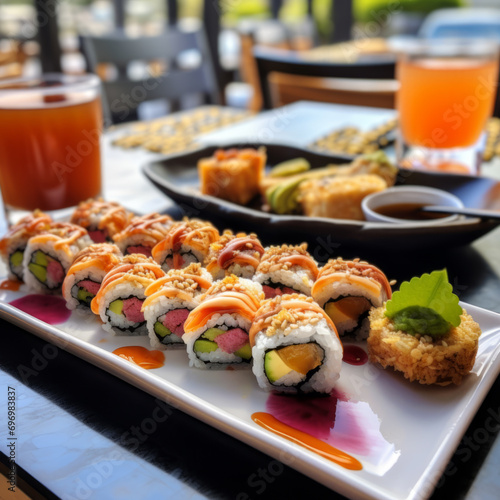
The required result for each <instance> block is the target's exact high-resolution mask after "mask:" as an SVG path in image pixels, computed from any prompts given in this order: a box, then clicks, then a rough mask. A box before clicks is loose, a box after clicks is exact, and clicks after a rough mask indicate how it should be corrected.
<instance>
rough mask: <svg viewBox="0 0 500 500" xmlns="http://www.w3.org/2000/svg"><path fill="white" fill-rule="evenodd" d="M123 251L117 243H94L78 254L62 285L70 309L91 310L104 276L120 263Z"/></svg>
mask: <svg viewBox="0 0 500 500" xmlns="http://www.w3.org/2000/svg"><path fill="white" fill-rule="evenodd" d="M121 256H122V253H121V252H120V249H119V248H118V247H117V246H116V245H112V244H110V243H94V244H93V245H90V246H88V247H87V248H84V249H83V250H81V251H80V252H79V253H77V254H76V256H75V260H74V261H73V263H72V264H71V267H70V268H69V270H68V272H67V274H66V277H65V278H64V282H63V285H62V294H63V297H64V299H65V300H66V307H67V308H68V309H76V308H79V309H84V310H87V311H90V303H91V301H92V299H93V298H94V297H95V296H96V294H97V292H98V291H99V288H100V287H101V282H102V280H103V279H104V276H106V274H107V273H108V271H110V270H111V269H112V268H113V267H114V266H116V265H117V264H119V263H120V257H121Z"/></svg>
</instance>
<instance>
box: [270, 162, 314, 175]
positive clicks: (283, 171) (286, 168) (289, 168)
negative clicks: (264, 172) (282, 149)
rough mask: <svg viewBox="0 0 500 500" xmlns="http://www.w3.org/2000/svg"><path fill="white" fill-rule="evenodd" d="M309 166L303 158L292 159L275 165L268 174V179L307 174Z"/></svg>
mask: <svg viewBox="0 0 500 500" xmlns="http://www.w3.org/2000/svg"><path fill="white" fill-rule="evenodd" d="M310 168H311V164H310V163H309V162H308V161H307V160H306V159H305V158H293V159H292V160H287V161H283V162H281V163H278V164H277V165H275V166H274V167H273V168H272V169H271V171H270V172H269V176H270V177H287V176H289V175H295V174H301V173H302V172H307V171H308V170H309V169H310Z"/></svg>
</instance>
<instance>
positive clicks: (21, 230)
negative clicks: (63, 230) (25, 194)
mask: <svg viewBox="0 0 500 500" xmlns="http://www.w3.org/2000/svg"><path fill="white" fill-rule="evenodd" d="M51 222H52V219H51V217H50V216H49V215H47V214H44V213H43V212H41V211H40V210H35V211H34V212H33V213H32V214H29V215H27V216H26V217H23V218H22V219H21V220H20V221H19V222H17V223H16V224H14V225H13V226H11V227H10V228H9V230H8V232H7V234H6V235H5V236H4V237H3V238H2V239H1V240H0V256H1V257H2V260H3V261H4V262H5V265H6V266H7V270H8V277H9V278H10V279H13V280H20V281H22V280H23V272H24V271H23V256H24V250H25V248H26V245H27V244H28V240H29V239H30V238H31V237H32V236H35V235H36V234H38V233H40V232H41V231H43V230H44V229H46V228H47V227H48V225H49V224H50V223H51Z"/></svg>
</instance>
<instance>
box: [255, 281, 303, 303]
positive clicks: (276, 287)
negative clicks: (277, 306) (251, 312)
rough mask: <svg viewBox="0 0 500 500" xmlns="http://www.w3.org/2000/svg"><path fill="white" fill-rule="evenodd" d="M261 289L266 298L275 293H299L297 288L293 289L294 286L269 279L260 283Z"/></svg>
mask: <svg viewBox="0 0 500 500" xmlns="http://www.w3.org/2000/svg"><path fill="white" fill-rule="evenodd" d="M262 291H263V292H264V294H265V296H266V299H272V298H274V297H276V296H277V295H286V294H293V293H301V292H300V291H299V290H295V288H291V287H289V286H285V285H283V284H281V283H274V281H271V280H269V281H267V282H266V283H265V284H263V285H262Z"/></svg>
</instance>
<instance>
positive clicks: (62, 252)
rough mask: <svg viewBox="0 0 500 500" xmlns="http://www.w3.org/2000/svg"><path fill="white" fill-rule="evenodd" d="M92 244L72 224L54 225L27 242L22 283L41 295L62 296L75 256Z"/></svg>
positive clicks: (85, 235) (87, 236)
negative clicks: (60, 292)
mask: <svg viewBox="0 0 500 500" xmlns="http://www.w3.org/2000/svg"><path fill="white" fill-rule="evenodd" d="M91 244H92V240H91V239H90V237H89V235H88V234H87V231H86V230H85V229H84V228H83V227H80V226H77V225H76V224H71V223H69V222H52V223H51V224H50V225H49V226H48V227H46V228H45V229H44V230H43V231H42V232H41V233H40V234H37V235H35V236H33V237H31V238H30V239H29V240H28V244H27V246H26V250H25V251H24V257H23V279H24V282H25V283H26V284H27V285H28V286H29V287H30V288H32V289H33V290H35V291H38V292H42V293H43V292H59V291H60V290H61V286H62V284H63V281H64V278H65V276H66V273H67V272H68V270H69V268H70V266H71V264H72V262H73V260H74V258H75V256H76V254H77V253H78V252H79V251H80V250H82V249H83V248H85V247H88V246H89V245H91Z"/></svg>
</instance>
